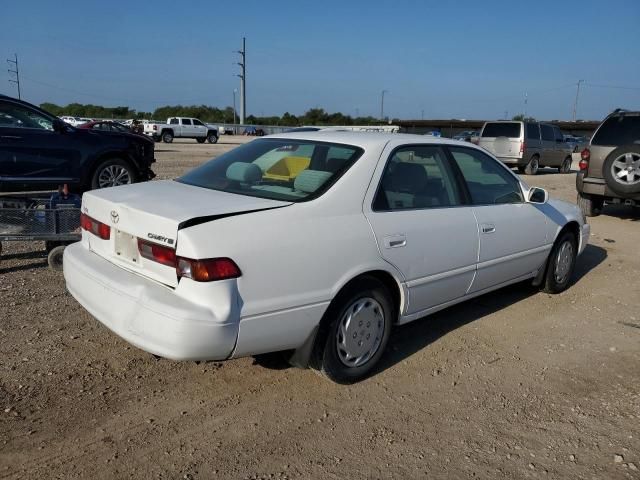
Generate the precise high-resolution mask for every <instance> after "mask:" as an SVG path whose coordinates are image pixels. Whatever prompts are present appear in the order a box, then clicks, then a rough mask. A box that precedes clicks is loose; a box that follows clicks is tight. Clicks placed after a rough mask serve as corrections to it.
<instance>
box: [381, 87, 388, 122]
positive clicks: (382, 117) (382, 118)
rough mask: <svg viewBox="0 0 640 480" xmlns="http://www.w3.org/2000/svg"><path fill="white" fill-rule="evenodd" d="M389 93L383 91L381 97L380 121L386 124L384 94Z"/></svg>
mask: <svg viewBox="0 0 640 480" xmlns="http://www.w3.org/2000/svg"><path fill="white" fill-rule="evenodd" d="M385 93H389V90H382V95H381V96H380V121H381V122H384V94H385Z"/></svg>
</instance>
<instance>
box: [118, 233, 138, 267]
mask: <svg viewBox="0 0 640 480" xmlns="http://www.w3.org/2000/svg"><path fill="white" fill-rule="evenodd" d="M115 254H116V257H118V258H119V259H120V260H124V261H125V262H127V263H130V264H132V265H139V264H140V253H139V252H138V238H137V237H134V236H133V235H130V234H128V233H126V232H122V231H120V230H116V242H115Z"/></svg>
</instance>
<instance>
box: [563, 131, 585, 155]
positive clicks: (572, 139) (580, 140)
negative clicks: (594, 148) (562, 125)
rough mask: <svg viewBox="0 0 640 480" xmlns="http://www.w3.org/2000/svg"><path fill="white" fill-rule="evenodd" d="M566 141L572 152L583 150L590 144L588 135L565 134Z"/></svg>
mask: <svg viewBox="0 0 640 480" xmlns="http://www.w3.org/2000/svg"><path fill="white" fill-rule="evenodd" d="M564 141H565V143H566V144H567V146H568V147H569V148H570V149H571V152H572V153H577V152H580V151H582V150H583V149H584V148H585V147H586V146H587V145H588V144H589V140H588V139H587V137H576V136H574V135H565V136H564Z"/></svg>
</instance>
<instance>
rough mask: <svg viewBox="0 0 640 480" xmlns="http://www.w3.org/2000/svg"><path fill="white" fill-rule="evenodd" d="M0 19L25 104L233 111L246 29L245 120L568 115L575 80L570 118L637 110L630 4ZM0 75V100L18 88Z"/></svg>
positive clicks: (105, 8)
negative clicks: (318, 113)
mask: <svg viewBox="0 0 640 480" xmlns="http://www.w3.org/2000/svg"><path fill="white" fill-rule="evenodd" d="M525 5H526V8H525V7H524V6H525ZM0 12H1V13H0V55H2V58H13V54H14V53H16V54H17V55H18V60H19V64H20V79H21V87H22V96H23V99H25V100H27V101H29V102H32V103H36V104H39V103H42V102H53V103H56V104H61V105H65V104H68V103H71V102H79V103H93V104H98V105H105V106H118V105H127V106H130V107H132V108H135V109H137V110H142V111H153V110H154V109H155V108H156V107H159V106H162V105H177V104H182V105H192V104H198V105H199V104H206V105H212V106H216V107H219V108H224V107H227V106H231V105H232V104H233V95H234V94H233V91H234V89H239V78H238V77H237V76H236V75H237V74H238V73H239V67H238V65H237V62H238V61H239V55H238V54H237V53H236V52H237V50H239V49H240V47H241V42H242V37H243V36H244V37H246V42H247V44H246V45H247V115H249V114H254V115H257V116H261V115H281V114H283V113H284V112H287V111H288V112H290V113H292V114H302V113H304V112H305V111H306V110H308V109H309V108H314V107H320V108H324V109H325V110H327V111H329V112H336V111H340V112H342V113H345V114H349V115H352V116H354V115H362V116H364V115H372V116H375V117H379V116H380V107H381V105H380V103H381V93H382V91H383V90H385V91H386V93H385V96H384V115H385V116H389V117H390V118H401V119H420V118H425V119H449V118H466V119H495V118H504V117H505V114H506V115H507V116H508V117H512V116H513V115H516V114H519V113H525V109H526V114H527V115H529V116H533V117H535V118H538V119H544V120H553V119H559V120H563V119H566V120H569V119H571V118H572V114H573V106H574V101H575V96H576V89H577V86H576V84H577V82H578V80H584V82H583V83H582V84H581V87H580V96H579V102H578V110H577V118H579V119H592V120H598V119H601V118H603V117H604V116H605V115H606V114H607V113H609V112H610V111H611V110H613V109H615V108H618V107H622V108H629V109H640V28H638V25H639V24H640V0H626V1H623V0H607V1H606V2H604V1H597V0H563V1H560V0H555V1H546V0H541V1H536V2H520V1H518V0H510V1H497V0H496V1H492V0H485V1H478V0H473V1H455V0H450V1H446V2H445V1H442V0H440V1H429V0H424V1H417V0H416V1H411V0H394V1H389V0H385V1H375V0H369V1H361V0H352V1H346V0H342V1H334V0H316V1H313V2H311V1H307V0H298V1H278V0H271V1H268V2H267V1H264V0H262V1H253V0H242V1H240V2H219V1H200V0H190V1H188V2H176V1H175V0H174V1H165V0H148V1H131V0H130V1H126V2H125V1H121V0H109V1H108V2H97V1H91V0H84V1H75V0H64V1H48V0H21V1H20V2H17V1H15V0H0ZM8 66H9V67H11V65H8ZM4 75H5V76H6V78H5V79H4V81H0V93H4V94H7V95H11V96H17V91H16V88H15V85H14V84H12V83H10V82H9V81H8V80H9V76H10V74H9V72H6V73H5V74H4ZM2 76H3V74H0V80H2ZM525 98H526V104H525ZM236 102H237V103H236V106H237V108H239V95H237V97H236Z"/></svg>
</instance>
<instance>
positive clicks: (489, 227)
mask: <svg viewBox="0 0 640 480" xmlns="http://www.w3.org/2000/svg"><path fill="white" fill-rule="evenodd" d="M495 231H496V226H495V225H493V224H492V223H485V224H483V225H482V233H493V232H495Z"/></svg>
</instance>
